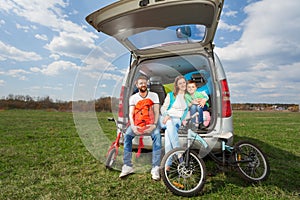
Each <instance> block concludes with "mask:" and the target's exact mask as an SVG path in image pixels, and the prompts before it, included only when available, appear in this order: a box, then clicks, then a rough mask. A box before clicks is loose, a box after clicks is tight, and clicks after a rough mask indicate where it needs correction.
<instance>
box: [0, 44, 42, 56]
mask: <svg viewBox="0 0 300 200" xmlns="http://www.w3.org/2000/svg"><path fill="white" fill-rule="evenodd" d="M7 59H11V60H16V61H37V60H41V59H42V57H41V56H40V55H38V54H37V53H35V52H28V51H22V50H20V49H17V48H16V47H13V46H10V45H8V44H5V43H3V42H2V41H0V60H7Z"/></svg>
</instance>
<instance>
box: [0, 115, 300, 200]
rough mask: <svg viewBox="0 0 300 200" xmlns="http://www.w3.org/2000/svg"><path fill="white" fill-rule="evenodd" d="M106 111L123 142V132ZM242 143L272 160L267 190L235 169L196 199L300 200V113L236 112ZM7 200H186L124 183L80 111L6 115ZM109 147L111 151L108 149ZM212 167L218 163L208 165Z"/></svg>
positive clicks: (0, 122)
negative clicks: (82, 130)
mask: <svg viewBox="0 0 300 200" xmlns="http://www.w3.org/2000/svg"><path fill="white" fill-rule="evenodd" d="M109 116H111V114H109V113H101V114H98V120H99V122H100V124H101V126H102V127H103V128H104V130H105V131H106V132H108V133H109V134H110V135H111V136H110V138H115V127H114V126H112V124H111V123H108V122H106V118H107V117H109ZM234 128H235V141H237V140H241V139H247V140H251V141H253V142H255V143H257V144H258V145H259V146H260V147H261V148H262V149H263V150H264V151H265V152H266V154H267V155H268V157H269V161H270V166H271V174H270V177H269V179H268V180H267V181H266V182H264V183H262V184H259V185H249V184H246V183H245V182H244V181H243V180H242V179H240V178H239V177H238V176H237V174H236V173H234V172H230V171H228V172H225V173H218V174H216V175H214V176H211V177H208V180H207V183H206V184H205V187H204V191H203V194H202V195H199V196H197V197H194V198H192V199H218V200H219V199H226V200H227V199H255V200H257V199H284V200H286V199H299V198H300V178H299V177H300V176H299V174H300V147H299V145H300V113H289V112H242V111H239V112H234ZM0 138H1V139H0V199H181V198H182V197H177V196H174V195H173V194H172V193H171V192H169V191H168V190H167V189H166V187H165V186H164V184H163V183H162V181H160V182H154V181H152V180H151V176H150V173H137V174H134V175H131V176H129V177H128V178H126V179H124V180H120V179H119V178H118V176H119V172H118V171H109V170H106V169H105V166H104V164H103V163H101V162H100V161H99V160H98V159H96V158H94V157H93V156H92V155H91V154H90V153H89V152H88V151H87V149H86V148H85V146H84V144H83V143H82V141H81V139H80V138H79V136H78V134H77V131H76V128H75V126H74V121H73V115H72V113H67V112H65V113H64V112H47V111H33V110H9V111H0ZM107 148H108V147H107ZM207 168H208V170H211V171H213V170H214V165H213V163H210V162H209V161H208V163H207Z"/></svg>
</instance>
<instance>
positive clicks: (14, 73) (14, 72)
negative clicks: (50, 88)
mask: <svg viewBox="0 0 300 200" xmlns="http://www.w3.org/2000/svg"><path fill="white" fill-rule="evenodd" d="M26 74H30V72H28V71H25V70H23V69H11V70H8V72H7V73H5V75H7V76H11V77H13V78H18V79H19V80H22V81H24V80H28V78H27V77H26V76H25V75H26Z"/></svg>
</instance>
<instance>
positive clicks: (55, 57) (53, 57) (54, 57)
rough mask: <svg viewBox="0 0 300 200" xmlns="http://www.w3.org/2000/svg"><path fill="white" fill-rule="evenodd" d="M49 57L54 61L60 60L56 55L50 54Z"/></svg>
mask: <svg viewBox="0 0 300 200" xmlns="http://www.w3.org/2000/svg"><path fill="white" fill-rule="evenodd" d="M49 57H50V58H52V59H54V60H58V59H59V58H60V56H59V55H57V54H51V55H50V56H49Z"/></svg>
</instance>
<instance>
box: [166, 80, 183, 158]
mask: <svg viewBox="0 0 300 200" xmlns="http://www.w3.org/2000/svg"><path fill="white" fill-rule="evenodd" d="M186 85H187V81H186V80H185V78H184V77H183V76H177V77H176V78H175V81H174V91H173V92H169V93H168V94H167V96H166V98H165V101H164V104H163V105H162V107H161V114H162V117H161V126H162V128H166V130H165V153H167V152H169V151H170V150H172V149H173V148H176V147H179V146H180V144H179V138H178V129H179V127H180V126H181V122H182V120H183V119H184V118H185V116H186V113H187V111H188V106H187V103H186V101H185V98H184V95H185V92H186Z"/></svg>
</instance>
